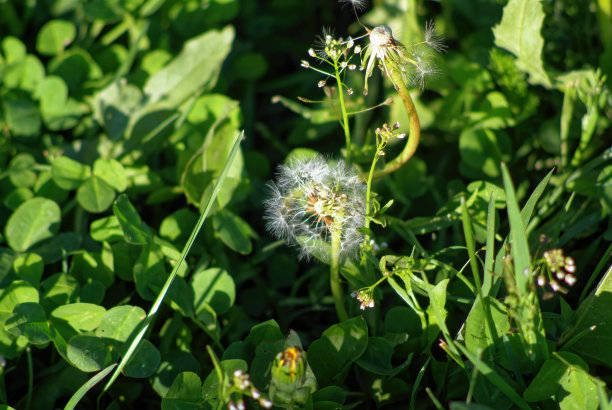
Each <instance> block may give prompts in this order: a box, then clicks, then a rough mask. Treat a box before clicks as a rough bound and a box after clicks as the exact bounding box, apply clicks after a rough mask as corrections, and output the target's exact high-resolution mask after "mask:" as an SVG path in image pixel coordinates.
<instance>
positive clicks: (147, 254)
mask: <svg viewBox="0 0 612 410" xmlns="http://www.w3.org/2000/svg"><path fill="white" fill-rule="evenodd" d="M167 276H168V274H167V271H166V267H165V262H164V254H163V253H162V251H161V247H160V246H159V245H158V244H157V243H150V244H147V245H146V246H144V247H143V249H142V252H141V254H140V257H139V258H138V260H137V262H136V264H135V265H134V282H135V284H136V291H137V292H138V294H139V295H140V297H141V298H143V299H145V300H153V299H155V297H156V296H157V294H158V292H159V290H160V289H161V288H162V286H163V285H164V281H165V280H166V277H167Z"/></svg>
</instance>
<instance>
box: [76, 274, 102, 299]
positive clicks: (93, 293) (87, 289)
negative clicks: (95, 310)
mask: <svg viewBox="0 0 612 410" xmlns="http://www.w3.org/2000/svg"><path fill="white" fill-rule="evenodd" d="M105 295H106V286H104V284H103V283H102V282H100V281H99V280H95V279H94V280H90V281H88V282H87V283H86V284H84V285H83V286H81V292H79V300H80V301H81V302H83V303H92V304H96V305H99V304H101V303H102V301H103V300H104V296H105Z"/></svg>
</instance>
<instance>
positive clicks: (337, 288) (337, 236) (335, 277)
mask: <svg viewBox="0 0 612 410" xmlns="http://www.w3.org/2000/svg"><path fill="white" fill-rule="evenodd" d="M341 239H342V225H341V224H340V223H335V224H334V226H333V229H332V238H331V262H330V264H329V286H330V288H331V292H332V296H333V298H334V306H335V307H336V314H337V315H338V319H339V320H340V322H344V321H345V320H347V319H348V314H347V313H346V308H345V307H344V298H343V296H344V294H343V292H342V285H341V284H340V240H341Z"/></svg>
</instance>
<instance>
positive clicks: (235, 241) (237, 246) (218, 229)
mask: <svg viewBox="0 0 612 410" xmlns="http://www.w3.org/2000/svg"><path fill="white" fill-rule="evenodd" d="M213 227H214V229H215V233H216V234H217V235H218V236H219V238H220V239H221V241H222V242H223V243H224V244H226V245H227V246H228V247H229V248H230V249H232V250H234V251H236V252H238V253H241V254H243V255H246V254H249V253H251V250H252V249H253V246H252V244H251V239H250V238H254V237H257V234H256V233H255V231H253V229H252V228H251V227H250V226H249V224H248V223H246V221H244V220H243V219H242V218H240V217H239V216H238V215H235V214H234V213H232V212H230V211H227V210H221V211H219V212H217V213H216V214H215V215H213Z"/></svg>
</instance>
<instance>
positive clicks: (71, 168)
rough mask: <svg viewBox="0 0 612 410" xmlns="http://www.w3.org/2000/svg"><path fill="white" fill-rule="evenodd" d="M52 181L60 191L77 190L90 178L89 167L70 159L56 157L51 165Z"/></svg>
mask: <svg viewBox="0 0 612 410" xmlns="http://www.w3.org/2000/svg"><path fill="white" fill-rule="evenodd" d="M51 176H52V177H53V181H55V183H56V184H57V186H59V187H60V188H62V189H66V190H71V189H76V188H78V187H79V186H80V185H81V184H82V183H83V182H85V181H86V180H87V178H89V177H90V176H91V169H90V167H89V165H85V164H81V163H80V162H78V161H75V160H74V159H72V158H68V157H65V156H61V157H57V158H55V159H54V160H53V162H52V163H51Z"/></svg>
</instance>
